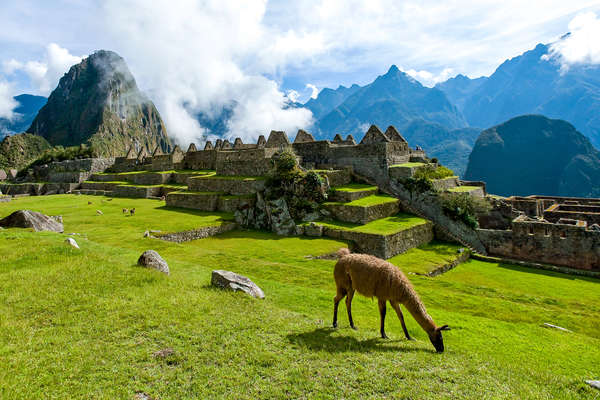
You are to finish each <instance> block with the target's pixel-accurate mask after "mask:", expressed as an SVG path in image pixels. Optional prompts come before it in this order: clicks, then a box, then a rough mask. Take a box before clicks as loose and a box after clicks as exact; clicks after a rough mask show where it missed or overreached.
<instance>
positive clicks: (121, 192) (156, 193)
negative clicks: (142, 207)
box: [112, 185, 163, 198]
mask: <svg viewBox="0 0 600 400" xmlns="http://www.w3.org/2000/svg"><path fill="white" fill-rule="evenodd" d="M162 189H163V188H162V187H160V186H124V185H122V186H117V187H115V188H114V189H113V193H112V194H113V196H115V197H130V198H148V197H160V196H162V195H163V191H162Z"/></svg>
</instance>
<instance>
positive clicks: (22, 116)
mask: <svg viewBox="0 0 600 400" xmlns="http://www.w3.org/2000/svg"><path fill="white" fill-rule="evenodd" d="M14 99H15V101H17V102H18V103H19V105H18V106H17V108H15V109H14V112H15V113H17V117H16V118H15V119H14V120H13V121H8V120H7V119H3V118H0V138H2V137H4V136H6V135H7V134H8V135H9V134H13V133H19V132H25V130H27V128H29V126H30V125H31V122H32V121H33V119H34V118H35V116H36V115H37V113H38V111H39V110H40V108H42V106H43V105H44V104H46V101H47V100H48V99H47V98H45V97H43V96H34V95H31V94H21V95H19V96H15V97H14Z"/></svg>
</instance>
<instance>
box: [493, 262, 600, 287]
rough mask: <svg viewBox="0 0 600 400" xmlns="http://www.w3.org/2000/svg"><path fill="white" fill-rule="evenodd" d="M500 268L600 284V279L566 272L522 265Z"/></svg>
mask: <svg viewBox="0 0 600 400" xmlns="http://www.w3.org/2000/svg"><path fill="white" fill-rule="evenodd" d="M498 267H499V268H504V269H509V270H511V271H516V272H526V273H529V274H536V275H544V276H550V277H552V278H562V279H568V280H570V281H574V280H579V281H585V282H594V283H598V282H600V279H599V278H593V277H591V276H584V275H570V274H567V273H565V272H559V271H549V270H545V269H540V268H533V267H522V266H520V265H514V264H506V263H499V264H498Z"/></svg>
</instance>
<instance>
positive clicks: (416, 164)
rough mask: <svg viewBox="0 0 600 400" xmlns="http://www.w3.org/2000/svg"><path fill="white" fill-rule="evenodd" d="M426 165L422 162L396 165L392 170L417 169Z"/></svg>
mask: <svg viewBox="0 0 600 400" xmlns="http://www.w3.org/2000/svg"><path fill="white" fill-rule="evenodd" d="M425 165H426V164H425V163H422V162H407V163H402V164H394V165H392V166H391V167H390V168H416V167H423V166H425Z"/></svg>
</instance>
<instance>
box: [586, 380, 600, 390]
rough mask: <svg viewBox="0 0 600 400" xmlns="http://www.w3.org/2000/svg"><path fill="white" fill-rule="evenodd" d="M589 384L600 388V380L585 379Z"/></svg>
mask: <svg viewBox="0 0 600 400" xmlns="http://www.w3.org/2000/svg"><path fill="white" fill-rule="evenodd" d="M585 383H587V384H588V385H590V386H591V387H593V388H594V389H598V390H600V381H585Z"/></svg>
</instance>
